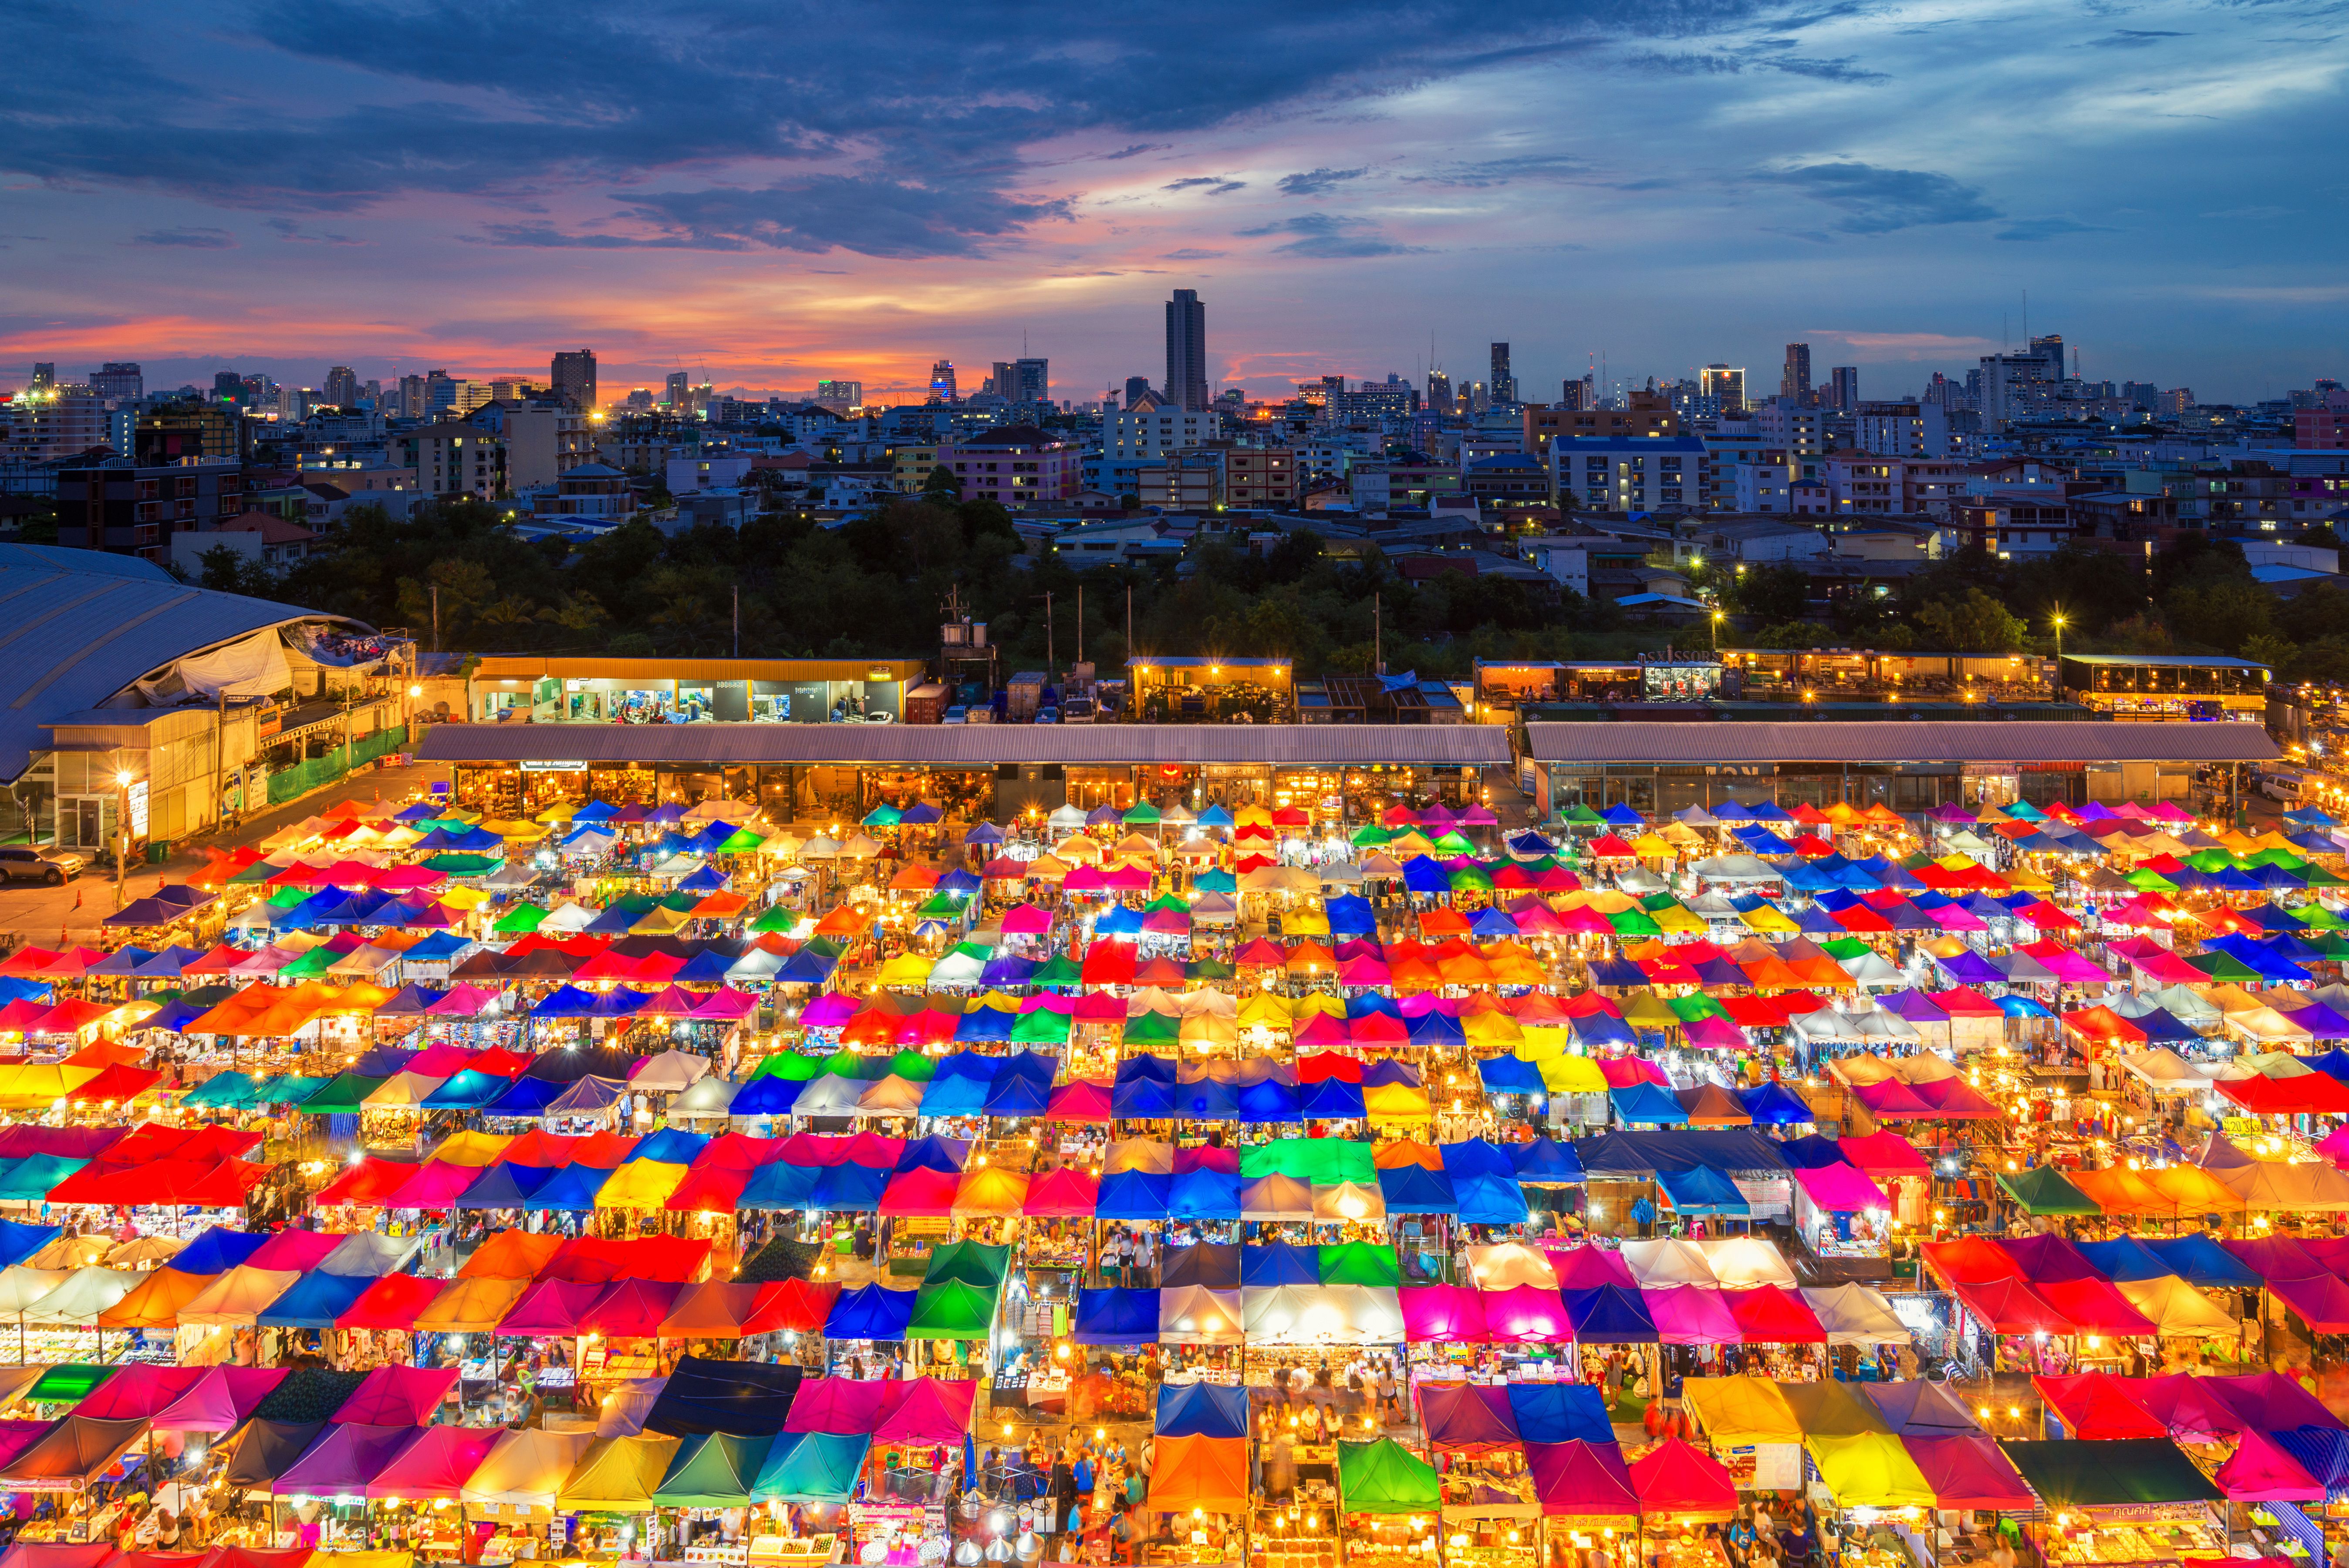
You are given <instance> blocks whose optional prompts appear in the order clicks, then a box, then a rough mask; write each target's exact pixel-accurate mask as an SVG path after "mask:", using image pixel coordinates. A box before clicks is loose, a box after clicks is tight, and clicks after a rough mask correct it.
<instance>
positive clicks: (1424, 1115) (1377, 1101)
mask: <svg viewBox="0 0 2349 1568" xmlns="http://www.w3.org/2000/svg"><path fill="white" fill-rule="evenodd" d="M1362 1110H1363V1112H1364V1113H1365V1114H1366V1115H1368V1116H1371V1117H1372V1118H1374V1119H1378V1120H1381V1121H1427V1120H1430V1119H1433V1116H1434V1114H1435V1113H1434V1111H1433V1108H1432V1107H1431V1106H1430V1105H1429V1103H1428V1099H1427V1091H1426V1090H1425V1089H1423V1088H1412V1087H1411V1086H1410V1085H1409V1084H1400V1083H1382V1084H1375V1085H1372V1086H1371V1088H1366V1089H1364V1090H1363V1091H1362Z"/></svg>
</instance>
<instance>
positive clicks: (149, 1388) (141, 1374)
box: [73, 1362, 204, 1421]
mask: <svg viewBox="0 0 2349 1568" xmlns="http://www.w3.org/2000/svg"><path fill="white" fill-rule="evenodd" d="M203 1375H204V1369H203V1368H202V1367H150V1366H146V1365H143V1364H140V1363H137V1362H134V1363H132V1364H131V1365H130V1366H128V1367H123V1368H122V1369H121V1370H120V1371H119V1372H117V1373H115V1375H114V1376H113V1377H109V1378H108V1379H107V1380H106V1381H105V1382H103V1383H101V1384H99V1385H98V1387H97V1388H96V1389H95V1390H94V1391H93V1392H92V1393H91V1394H90V1395H89V1397H88V1398H86V1399H84V1400H82V1402H81V1403H80V1404H78V1405H76V1406H75V1407H74V1408H73V1413H74V1414H75V1415H77V1416H88V1417H92V1418H95V1419H98V1420H101V1421H143V1420H146V1419H148V1418H150V1417H151V1416H153V1415H154V1414H155V1412H156V1411H158V1410H160V1409H163V1408H167V1407H168V1406H170V1405H171V1402H172V1401H173V1400H175V1399H178V1398H181V1396H183V1395H185V1394H186V1393H187V1391H188V1390H189V1389H191V1388H192V1387H195V1386H196V1384H197V1383H198V1382H199V1381H201V1380H202V1377H203Z"/></svg>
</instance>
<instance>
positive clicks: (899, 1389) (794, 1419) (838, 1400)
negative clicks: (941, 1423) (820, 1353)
mask: <svg viewBox="0 0 2349 1568" xmlns="http://www.w3.org/2000/svg"><path fill="white" fill-rule="evenodd" d="M917 1381H918V1379H917ZM908 1387H912V1385H911V1384H910V1383H906V1382H902V1381H878V1380H874V1379H872V1378H864V1379H859V1378H855V1377H811V1378H809V1379H808V1380H807V1381H806V1382H804V1383H802V1384H801V1385H800V1391H799V1392H798V1393H797V1394H794V1395H793V1396H792V1408H791V1412H790V1414H788V1415H787V1416H786V1417H785V1418H783V1430H785V1431H787V1432H831V1433H833V1434H834V1435H836V1436H839V1437H843V1438H861V1437H864V1436H866V1435H867V1434H868V1433H870V1432H871V1431H872V1430H873V1429H874V1428H875V1427H877V1426H879V1425H880V1424H881V1418H882V1417H883V1416H884V1415H885V1413H886V1412H887V1411H888V1410H889V1409H890V1408H893V1407H894V1406H895V1405H896V1404H897V1403H898V1402H899V1401H900V1400H902V1399H904V1398H905V1390H906V1389H907V1388H908Z"/></svg>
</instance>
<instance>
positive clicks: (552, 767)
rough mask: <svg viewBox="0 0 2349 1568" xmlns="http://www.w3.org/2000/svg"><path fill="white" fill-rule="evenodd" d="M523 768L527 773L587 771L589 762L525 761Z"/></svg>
mask: <svg viewBox="0 0 2349 1568" xmlns="http://www.w3.org/2000/svg"><path fill="white" fill-rule="evenodd" d="M522 770H523V772H525V773H585V771H586V770H587V764H586V763H585V762H525V763H523V765H522Z"/></svg>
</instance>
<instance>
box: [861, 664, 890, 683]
mask: <svg viewBox="0 0 2349 1568" xmlns="http://www.w3.org/2000/svg"><path fill="white" fill-rule="evenodd" d="M864 678H865V679H866V680H868V681H879V682H882V683H883V684H886V683H888V682H890V681H894V680H895V679H896V678H897V677H896V676H895V675H894V674H893V673H891V671H890V669H889V666H888V665H867V666H866V667H865V671H864Z"/></svg>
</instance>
